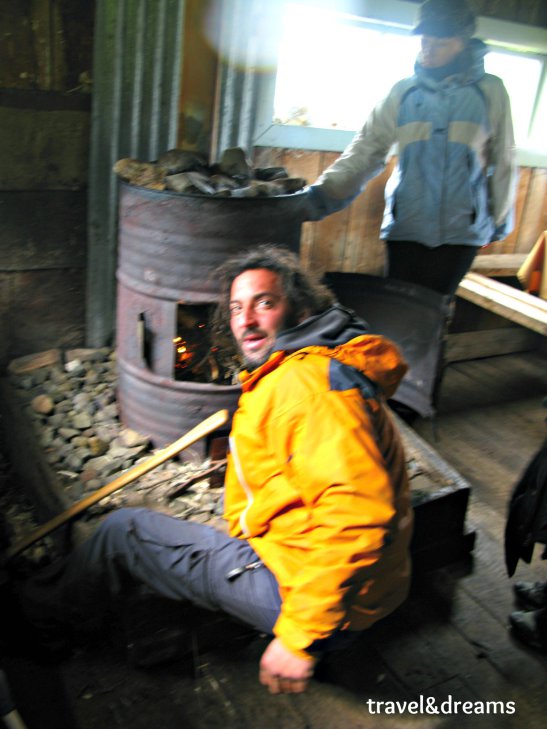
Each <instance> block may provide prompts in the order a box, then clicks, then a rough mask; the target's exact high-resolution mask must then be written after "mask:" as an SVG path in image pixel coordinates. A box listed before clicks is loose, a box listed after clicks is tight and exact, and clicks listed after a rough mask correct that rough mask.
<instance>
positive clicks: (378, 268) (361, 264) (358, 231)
mask: <svg viewBox="0 0 547 729" xmlns="http://www.w3.org/2000/svg"><path fill="white" fill-rule="evenodd" d="M395 163H396V158H395V157H392V158H391V159H390V160H389V162H388V164H387V165H386V168H385V169H384V171H383V172H382V173H381V174H379V175H378V176H377V177H375V178H374V179H373V180H371V181H370V182H369V183H368V184H367V186H366V187H365V190H364V192H363V193H362V194H361V195H359V196H358V197H357V198H356V199H355V200H354V202H353V203H352V204H351V206H350V211H351V215H350V221H349V227H348V240H347V242H346V256H345V259H344V261H343V264H342V269H341V270H343V271H357V272H359V273H369V274H373V275H375V276H382V275H383V274H384V268H385V244H384V242H383V241H382V240H380V226H381V223H382V217H383V214H384V207H385V200H384V189H385V185H386V182H387V180H388V178H389V176H390V175H391V173H392V171H393V168H394V166H395Z"/></svg>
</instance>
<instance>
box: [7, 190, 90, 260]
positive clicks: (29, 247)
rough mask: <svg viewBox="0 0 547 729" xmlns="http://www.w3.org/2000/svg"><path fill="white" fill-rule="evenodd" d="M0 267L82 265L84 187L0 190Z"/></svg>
mask: <svg viewBox="0 0 547 729" xmlns="http://www.w3.org/2000/svg"><path fill="white" fill-rule="evenodd" d="M0 210H2V226H1V227H0V271H30V270H43V269H48V268H50V269H61V268H85V265H86V253H87V231H86V215H87V212H86V211H87V191H85V190H40V191H32V192H29V191H16V192H7V191H1V190H0Z"/></svg>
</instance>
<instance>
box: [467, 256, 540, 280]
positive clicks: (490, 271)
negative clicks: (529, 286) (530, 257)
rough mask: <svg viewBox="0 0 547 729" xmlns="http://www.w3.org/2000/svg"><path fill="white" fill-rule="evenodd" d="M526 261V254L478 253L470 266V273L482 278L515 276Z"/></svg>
mask: <svg viewBox="0 0 547 729" xmlns="http://www.w3.org/2000/svg"><path fill="white" fill-rule="evenodd" d="M525 259H526V253H493V254H492V255H484V254H481V253H479V254H478V255H477V256H476V257H475V260H474V261H473V263H472V264H471V271H476V272H477V273H482V274H483V275H484V276H515V275H516V273H517V271H518V270H519V268H520V267H521V266H522V264H523V263H524V260H525Z"/></svg>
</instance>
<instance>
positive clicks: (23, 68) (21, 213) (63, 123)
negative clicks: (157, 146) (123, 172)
mask: <svg viewBox="0 0 547 729" xmlns="http://www.w3.org/2000/svg"><path fill="white" fill-rule="evenodd" d="M93 6H94V3H93V2H92V1H91V2H90V1H88V0H3V2H1V3H0V28H2V43H1V44H0V129H1V130H2V133H1V134H0V215H1V219H2V225H1V226H0V370H1V369H2V367H3V366H4V365H5V364H6V362H7V361H9V359H11V358H13V357H15V356H19V355H22V354H30V353H32V352H36V351H40V350H43V349H48V348H50V347H58V346H66V347H70V346H75V345H79V344H81V343H82V342H83V337H84V301H85V297H84V291H85V277H86V246H87V234H86V218H87V200H86V195H87V191H86V187H87V175H88V169H87V166H88V149H89V131H90V117H91V94H90V91H91V76H90V69H91V61H92V53H91V51H92V43H93V12H94V11H93Z"/></svg>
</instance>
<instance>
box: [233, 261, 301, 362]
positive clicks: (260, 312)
mask: <svg viewBox="0 0 547 729" xmlns="http://www.w3.org/2000/svg"><path fill="white" fill-rule="evenodd" d="M289 314H290V307H289V303H288V301H287V297H286V295H285V292H284V291H283V288H282V285H281V279H280V277H279V275H278V274H277V273H274V272H273V271H269V270H268V269H266V268H256V269H250V270H248V271H244V272H243V273H241V274H240V275H239V276H237V277H236V278H235V279H234V280H233V282H232V288H231V291H230V327H231V330H232V334H233V335H234V339H235V340H236V343H237V345H238V347H239V350H240V352H241V354H242V355H243V359H244V362H245V366H246V367H247V369H255V368H256V367H259V366H260V365H261V364H263V363H264V362H266V360H267V359H268V357H269V356H270V354H271V352H272V349H273V345H274V341H275V338H276V336H277V334H278V333H279V332H280V331H281V330H282V329H284V328H286V322H287V320H288V319H289Z"/></svg>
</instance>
